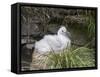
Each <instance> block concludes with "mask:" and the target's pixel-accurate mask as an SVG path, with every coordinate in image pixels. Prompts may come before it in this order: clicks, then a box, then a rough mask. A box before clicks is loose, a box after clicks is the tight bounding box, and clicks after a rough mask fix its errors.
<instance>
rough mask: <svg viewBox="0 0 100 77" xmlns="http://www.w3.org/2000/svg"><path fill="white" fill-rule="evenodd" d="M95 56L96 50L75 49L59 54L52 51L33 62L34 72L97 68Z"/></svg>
mask: <svg viewBox="0 0 100 77" xmlns="http://www.w3.org/2000/svg"><path fill="white" fill-rule="evenodd" d="M94 54H95V53H94V50H93V49H89V48H87V47H78V48H76V47H73V48H70V49H65V50H63V51H61V52H59V53H55V52H54V51H52V52H50V53H48V54H46V55H40V56H38V57H35V58H34V60H33V68H34V67H36V68H34V70H36V69H37V70H38V69H60V68H78V67H93V66H95V56H94ZM38 55H39V54H38ZM35 56H36V55H35ZM34 65H35V66H34ZM32 70H33V69H32Z"/></svg>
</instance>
